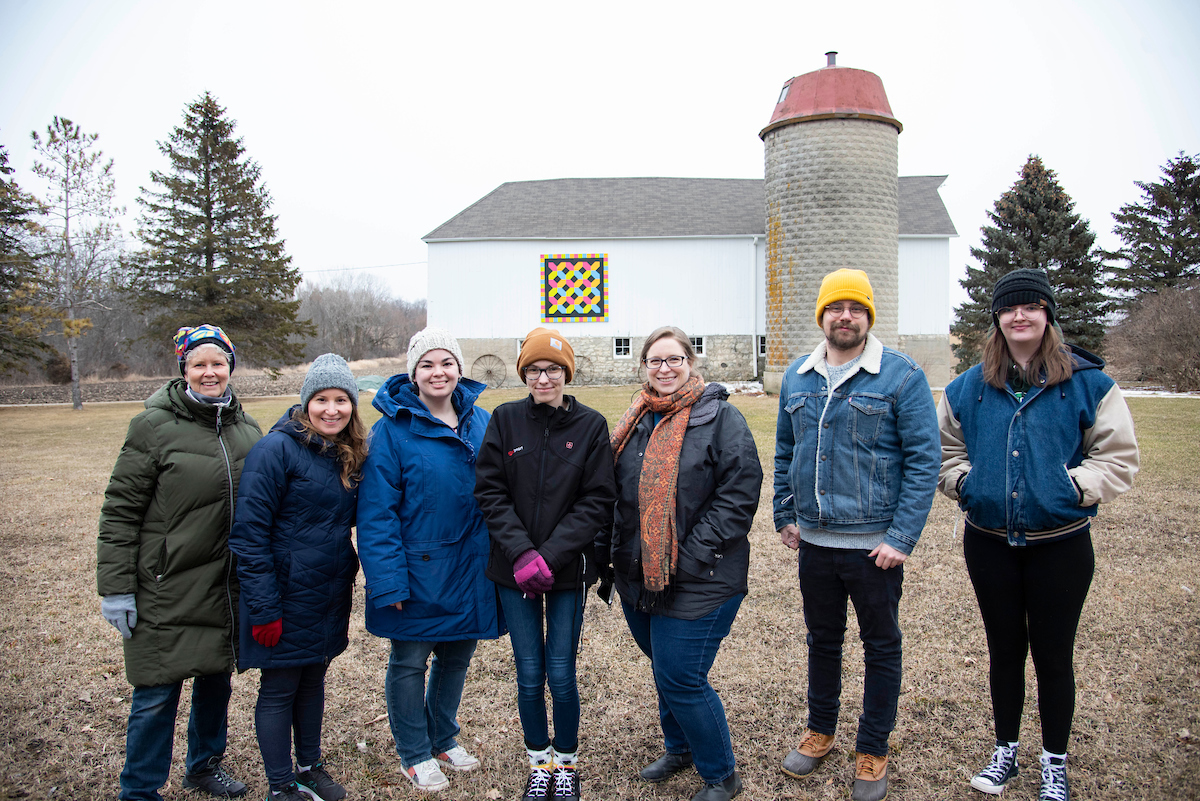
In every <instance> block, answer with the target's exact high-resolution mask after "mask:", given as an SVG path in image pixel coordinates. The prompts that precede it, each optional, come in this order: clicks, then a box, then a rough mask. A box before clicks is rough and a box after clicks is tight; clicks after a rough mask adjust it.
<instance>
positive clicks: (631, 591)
mask: <svg viewBox="0 0 1200 801" xmlns="http://www.w3.org/2000/svg"><path fill="white" fill-rule="evenodd" d="M727 397H729V393H728V392H726V390H725V387H723V386H721V385H720V384H709V385H708V386H707V387H706V388H705V390H704V395H703V396H701V398H700V400H699V401H697V402H696V404H695V406H693V407H692V414H691V418H690V419H689V421H688V429H687V432H686V433H685V434H684V436H683V447H682V448H681V450H680V454H679V484H678V490H677V493H676V497H675V505H676V517H675V526H676V536H677V537H678V538H679V558H678V560H677V562H676V566H675V575H674V576H672V577H671V587H670V588H669V590H670V591H669V593H668V594H667V596H666V597H667V601H666V605H665V606H663V607H658V606H656V607H654V608H652V609H645V608H643V609H642V611H644V612H649V613H651V614H661V615H665V616H667V617H675V618H681V619H684V620H695V619H697V618H701V617H704V616H705V615H707V614H708V613H710V612H712V611H713V610H714V609H716V608H717V607H719V606H720V605H721V604H723V603H725V602H726V601H728V600H729V599H730V598H732V597H734V596H735V595H739V594H743V593H745V592H747V589H748V587H747V582H746V576H747V574H748V572H749V570H750V542H749V540H747V536H748V535H749V533H750V526H751V524H752V523H753V522H754V513H755V512H756V511H757V510H758V497H759V494H760V493H761V491H762V481H763V472H762V464H761V462H760V461H759V458H758V448H757V447H756V446H755V444H754V436H753V435H752V434H751V433H750V426H749V425H747V424H746V418H744V417H742V413H741V412H739V411H738V410H737V409H736V408H734V407H733V406H731V405H730V404H729V403H728V401H726V400H725V399H726V398H727ZM653 427H654V421H653V418H652V416H651V415H650V414H649V413H647V414H646V415H645V416H644V417H643V418H642V419H641V421H640V422H639V423H638V425H637V428H636V429H634V432H633V435H632V436H631V437H630V439H629V442H628V443H627V444H626V445H625V449H624V450H622V451H621V458H620V459H619V460H618V461H617V488H618V497H617V509H616V519H615V521H614V523H613V529H612V543H611V547H612V561H613V568H614V569H615V570H616V588H617V592H618V593H619V594H620V596H621V600H623V601H624V602H626V603H628V604H631V605H633V606H639V602H640V601H641V598H642V565H641V524H640V521H639V515H638V484H639V482H640V480H641V475H642V460H643V455H644V454H645V452H646V445H647V443H649V441H650V434H651V432H652V431H653ZM639 608H640V607H639Z"/></svg>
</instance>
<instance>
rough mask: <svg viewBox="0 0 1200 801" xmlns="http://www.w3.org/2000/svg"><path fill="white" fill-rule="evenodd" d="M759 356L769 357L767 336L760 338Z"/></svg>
mask: <svg viewBox="0 0 1200 801" xmlns="http://www.w3.org/2000/svg"><path fill="white" fill-rule="evenodd" d="M758 355H759V356H766V355H767V337H766V336H765V335H763V336H760V337H759V338H758Z"/></svg>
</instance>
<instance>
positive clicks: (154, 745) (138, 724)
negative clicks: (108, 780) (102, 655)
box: [119, 673, 232, 801]
mask: <svg viewBox="0 0 1200 801" xmlns="http://www.w3.org/2000/svg"><path fill="white" fill-rule="evenodd" d="M229 675H230V674H228V673H214V674H213V675H211V676H198V677H196V678H195V679H193V680H192V712H191V715H190V716H189V718H188V750H187V762H186V765H187V772H188V773H196V772H197V771H200V770H203V769H204V768H206V767H207V766H208V760H210V759H211V758H213V757H215V756H221V755H222V754H224V753H225V741H226V732H227V729H226V723H227V719H226V712H227V711H228V709H229V696H230V693H231V692H232V691H231V689H230V685H229ZM182 689H183V682H182V681H180V682H176V683H175V684H159V685H156V686H153V687H134V688H133V701H132V703H131V704H130V707H129V724H128V726H127V727H126V729H125V767H124V768H123V769H122V770H121V794H120V796H119V798H121V799H124V800H125V801H161V799H162V796H160V795H159V794H158V790H159V788H160V787H162V786H163V785H164V784H166V783H167V776H168V775H170V772H171V746H172V745H173V744H174V742H175V713H176V711H177V710H178V709H179V694H180V691H181V690H182Z"/></svg>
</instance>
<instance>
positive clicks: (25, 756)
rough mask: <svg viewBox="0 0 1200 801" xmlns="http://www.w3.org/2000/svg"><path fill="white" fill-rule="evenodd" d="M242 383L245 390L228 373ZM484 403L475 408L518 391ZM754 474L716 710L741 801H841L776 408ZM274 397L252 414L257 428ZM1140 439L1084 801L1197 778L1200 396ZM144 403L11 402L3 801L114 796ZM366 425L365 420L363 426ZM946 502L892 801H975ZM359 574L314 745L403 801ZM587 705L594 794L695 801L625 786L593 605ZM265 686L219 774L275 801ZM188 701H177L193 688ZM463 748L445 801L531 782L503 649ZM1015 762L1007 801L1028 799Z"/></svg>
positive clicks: (1086, 662)
mask: <svg viewBox="0 0 1200 801" xmlns="http://www.w3.org/2000/svg"><path fill="white" fill-rule="evenodd" d="M235 386H236V381H235ZM633 391H634V390H633V388H631V387H622V388H584V389H581V390H580V391H579V393H578V395H579V397H580V399H581V400H583V401H584V402H585V403H588V404H590V405H593V406H595V407H596V408H598V409H600V410H601V411H603V412H604V413H605V414H607V415H608V417H609V420H610V423H611V422H613V421H615V420H616V417H617V416H618V415H619V414H620V412H621V411H622V410H623V409H624V408H625V406H626V405H627V403H628V401H629V398H630V396H631V394H632V392H633ZM520 394H521V393H519V392H518V391H515V390H510V391H507V392H489V393H485V395H484V396H483V397H484V401H485V403H484V405H486V406H489V407H490V406H493V405H495V404H496V403H499V402H501V401H503V400H509V399H512V398H515V397H518V396H519V395H520ZM734 403H735V404H736V405H737V406H738V407H739V408H740V409H742V411H743V412H744V413H745V414H746V417H747V418H748V419H749V421H750V424H751V426H752V428H753V429H754V432H755V437H756V439H757V442H758V445H759V453H760V457H761V458H762V460H763V466H764V470H765V472H766V474H767V476H768V478H767V483H766V484H764V487H763V495H762V501H761V504H760V510H759V514H758V516H757V518H756V522H755V526H754V531H753V533H752V537H751V538H752V543H753V548H754V556H753V561H752V566H751V575H750V595H749V596H748V597H747V598H746V600H745V602H744V603H743V605H742V608H741V613H740V614H739V616H738V620H737V622H736V623H735V624H734V626H733V631H732V633H731V635H730V636H729V638H728V639H727V640H726V641H725V643H724V646H723V648H722V649H721V652H720V654H719V656H718V657H717V661H716V665H715V666H714V668H713V671H712V677H711V678H712V682H713V684H714V686H715V687H716V688H717V690H718V692H719V693H720V695H721V697H722V698H723V700H724V703H725V706H726V711H727V714H728V717H729V728H730V730H731V733H732V736H733V743H734V751H735V753H736V755H737V760H738V767H739V769H740V771H741V772H742V775H743V777H744V778H745V782H746V791H745V793H744V794H743V796H742V797H743V798H746V799H845V798H848V797H849V785H850V783H851V781H852V778H853V766H852V764H851V763H850V762H849V761H848V760H849V757H850V752H851V751H852V750H853V742H854V730H855V721H856V719H857V716H858V713H859V711H860V707H861V705H860V698H861V689H862V648H861V645H860V644H859V643H858V641H857V630H856V629H855V623H854V622H853V611H851V623H850V631H849V632H848V633H847V648H846V660H845V672H844V690H843V714H842V719H841V723H840V727H839V731H838V744H837V746H836V748H837V753H836V755H835V758H834V759H832V760H830V762H828V763H827V764H826V765H825V766H824V767H823V768H822V769H821V770H820V771H819V772H818V773H817V774H815V775H814V776H812V777H810V778H808V779H807V780H794V779H789V778H787V777H785V776H784V775H782V774H781V773H780V771H779V762H780V760H781V759H782V758H783V756H784V755H785V754H786V753H787V752H788V750H789V749H790V748H792V747H793V746H794V745H795V743H796V740H797V736H798V734H799V732H800V731H802V729H803V726H804V720H805V702H804V688H805V670H806V668H805V650H804V644H803V628H804V627H803V622H802V619H801V611H800V592H799V588H798V587H797V582H796V561H795V555H794V553H793V552H791V551H788V550H787V549H785V548H783V547H782V546H781V545H780V544H779V542H778V539H777V538H776V535H775V533H774V532H773V531H772V526H771V516H770V496H771V491H770V473H771V459H772V454H773V447H774V443H773V440H774V421H775V409H776V406H775V404H776V401H775V400H774V399H772V398H766V397H759V398H755V397H738V398H735V399H734ZM287 405H288V401H287V399H278V398H275V399H266V400H252V401H249V402H248V403H247V408H248V409H249V411H250V413H251V414H253V415H254V416H255V417H256V418H257V419H258V420H259V421H260V422H261V423H263V427H264V429H265V428H267V427H269V425H270V424H271V423H273V422H274V421H275V420H276V419H277V418H278V416H279V415H280V414H281V413H282V411H283V410H284V409H285V408H286V406H287ZM1130 406H1131V407H1132V408H1133V413H1134V417H1135V419H1136V421H1137V425H1138V434H1139V438H1140V441H1141V446H1142V464H1143V467H1142V472H1141V474H1140V475H1139V476H1138V479H1137V482H1136V486H1135V487H1134V489H1133V490H1132V491H1131V492H1129V493H1128V494H1127V495H1125V496H1124V497H1122V498H1121V499H1119V500H1118V501H1117V502H1116V503H1114V504H1112V505H1111V506H1109V507H1107V508H1104V509H1102V510H1101V514H1100V517H1099V519H1098V521H1097V523H1096V524H1095V526H1094V528H1093V537H1094V540H1095V544H1096V555H1097V560H1096V562H1097V567H1096V577H1095V581H1094V583H1093V585H1092V590H1091V595H1090V597H1089V599H1088V603H1087V606H1086V608H1085V610H1084V615H1083V621H1082V623H1081V626H1080V632H1079V638H1078V642H1077V646H1076V669H1077V684H1078V703H1077V711H1076V717H1075V726H1074V732H1073V735H1072V740H1071V749H1070V750H1071V758H1070V763H1069V768H1068V774H1069V776H1070V780H1071V784H1072V790H1073V792H1074V797H1075V798H1077V799H1109V798H1131V799H1165V798H1178V799H1182V798H1196V797H1197V790H1196V788H1197V787H1198V786H1200V778H1198V777H1200V750H1198V749H1200V742H1198V740H1197V738H1198V737H1200V689H1198V688H1200V629H1198V623H1200V620H1198V615H1197V596H1196V592H1197V591H1200V570H1198V569H1197V567H1196V564H1197V561H1196V558H1195V553H1196V552H1197V547H1198V546H1200V524H1198V523H1197V520H1198V519H1200V481H1198V479H1197V469H1196V464H1197V461H1198V459H1200V452H1198V449H1197V441H1198V438H1200V400H1197V399H1193V398H1181V399H1172V398H1134V399H1132V400H1131V401H1130ZM140 409H141V405H140V404H133V403H122V404H90V405H88V406H87V407H86V408H85V410H84V411H82V412H72V411H71V410H70V409H69V408H63V407H37V408H3V409H0V427H2V429H3V431H4V437H3V440H4V443H3V446H2V447H3V451H2V453H3V464H4V466H5V475H6V476H7V477H8V478H7V485H6V486H7V490H5V491H4V493H3V500H2V501H0V544H2V547H3V554H4V556H3V559H0V679H2V680H3V685H2V687H0V721H2V723H0V798H5V797H7V798H39V799H40V798H67V799H100V798H115V797H116V791H117V775H118V773H119V772H120V768H121V764H122V759H123V754H124V745H125V741H124V732H125V720H126V716H127V715H128V712H129V700H130V687H129V685H128V684H127V683H126V681H125V677H124V672H123V666H122V658H121V648H120V641H119V635H118V634H117V633H116V632H115V631H114V630H113V629H112V628H111V627H110V626H109V625H108V624H107V623H106V622H104V620H103V619H102V618H101V617H100V614H99V601H98V598H97V596H96V591H95V538H96V520H97V517H98V514H99V509H100V503H101V499H102V497H103V493H104V488H105V484H106V482H107V480H108V475H109V472H110V471H111V469H112V465H113V462H114V460H115V458H116V455H117V452H118V450H119V448H120V445H121V442H122V439H123V437H124V434H125V428H126V424H127V422H128V420H129V418H130V417H132V416H133V415H134V414H136V413H137V412H138V411H139V410H140ZM377 416H378V415H377V413H375V412H374V410H370V415H369V419H370V420H372V421H373V420H374V419H375V418H376V417H377ZM959 525H960V523H959V520H958V514H957V509H956V508H955V506H954V505H953V504H951V503H950V502H948V501H947V500H946V499H944V498H942V497H940V496H939V497H938V499H937V500H936V502H935V504H934V508H933V513H932V515H931V516H930V519H929V525H928V526H927V527H926V529H925V532H924V535H923V536H922V538H921V542H920V544H919V545H918V547H917V550H916V552H915V553H914V555H913V557H912V559H910V560H909V562H908V563H907V565H906V568H905V569H906V572H907V574H908V575H907V577H906V580H905V587H904V589H905V592H904V600H903V601H902V603H901V608H900V614H901V622H902V626H903V629H904V634H905V654H904V657H905V665H904V667H905V672H904V683H903V690H902V695H901V696H900V715H899V720H898V723H897V728H896V731H895V733H894V735H893V737H892V741H891V745H892V749H893V750H892V762H891V766H892V767H891V770H892V773H891V783H892V795H891V797H892V798H896V799H969V798H973V799H982V798H984V796H982V795H981V794H978V793H976V792H975V791H973V790H971V789H970V788H969V786H968V785H967V780H968V779H969V778H970V776H971V774H972V773H973V771H974V770H975V769H976V768H978V767H979V766H980V765H981V764H982V761H983V760H985V759H986V758H987V756H988V754H989V753H990V748H991V741H992V732H991V725H990V719H991V712H990V703H989V699H988V691H987V664H988V659H987V648H986V643H985V640H984V634H983V628H982V625H981V623H980V620H979V614H978V611H977V609H976V605H975V600H974V596H973V595H972V592H971V587H970V583H969V581H968V579H967V574H966V569H965V567H964V565H963V558H962V545H961V541H960V536H959V534H958V533H957V528H958V526H959ZM361 583H362V579H361V575H360V578H359V584H360V586H359V594H358V598H357V599H356V608H355V613H354V616H353V618H352V620H351V635H350V647H349V649H348V650H347V652H346V653H345V654H343V655H342V656H341V657H339V658H338V659H337V660H335V661H334V662H333V664H332V667H331V669H330V672H329V677H328V683H327V703H326V712H325V730H324V749H325V756H326V759H327V761H328V763H329V766H330V768H331V770H332V771H333V772H334V774H335V775H336V776H339V777H341V779H342V780H343V781H344V782H345V784H346V786H347V787H348V789H349V790H350V797H351V798H354V799H394V798H415V797H417V795H418V794H417V793H416V792H415V791H414V790H413V789H412V788H411V787H410V786H409V784H408V782H407V780H406V779H404V778H403V777H402V776H401V775H400V763H399V760H398V759H397V757H396V754H395V751H394V749H393V746H392V741H391V737H390V734H389V730H388V726H387V721H386V719H385V707H384V700H383V690H382V685H383V675H384V668H385V665H386V659H387V647H388V646H387V642H386V641H384V640H380V639H378V638H376V637H374V636H372V635H370V634H368V633H367V632H366V630H365V629H364V628H363V623H362V592H361ZM1028 672H1029V682H1028V686H1029V688H1030V693H1029V696H1028V699H1027V702H1026V716H1025V721H1026V722H1025V725H1024V729H1023V731H1022V738H1021V739H1022V746H1021V751H1022V754H1021V756H1022V762H1023V763H1024V764H1025V765H1030V764H1034V765H1036V757H1037V754H1038V753H1039V752H1040V747H1041V746H1040V731H1039V726H1038V716H1037V707H1036V702H1035V700H1034V699H1035V697H1036V696H1034V694H1033V687H1034V682H1033V672H1032V665H1030V667H1029V669H1028ZM579 683H580V692H581V693H582V697H583V721H582V730H581V743H580V755H581V758H582V772H581V775H582V779H583V791H584V796H585V797H586V798H590V799H687V798H690V797H691V796H692V794H693V793H694V792H695V791H696V790H697V789H698V787H699V780H698V778H697V776H696V774H695V773H694V772H692V771H687V772H685V773H683V774H681V775H679V776H677V777H674V778H672V779H671V780H669V781H667V782H665V783H663V784H661V785H646V784H643V783H640V782H638V781H636V780H635V778H634V777H635V775H636V771H637V770H638V769H639V768H640V767H641V766H642V765H644V764H645V763H647V762H649V761H650V760H651V759H654V758H655V757H657V756H658V754H659V751H660V748H661V740H660V735H659V731H658V722H657V712H656V706H655V701H654V690H653V683H652V679H651V676H650V668H649V665H648V663H647V660H646V659H645V658H644V657H643V656H642V655H641V654H640V652H638V650H637V648H636V647H635V646H634V644H633V641H632V639H631V638H630V637H629V635H628V633H627V631H626V628H625V624H624V620H623V619H622V616H621V614H620V612H619V609H617V608H612V609H610V608H608V607H606V606H605V605H604V604H603V603H601V602H599V601H598V600H597V599H596V597H595V595H594V594H593V595H591V597H590V599H589V603H588V606H587V612H586V622H585V630H584V642H583V653H582V655H581V656H580V658H579ZM257 684H258V676H257V672H256V671H250V672H248V673H245V674H241V675H238V676H235V678H234V696H233V701H232V705H231V707H230V714H229V749H228V757H227V766H228V767H229V768H230V769H231V770H232V771H233V772H234V773H235V774H236V775H238V776H239V777H241V778H242V779H243V780H245V781H246V782H248V783H249V784H250V785H251V795H250V796H248V797H250V798H258V799H261V798H262V797H263V796H264V794H265V793H266V784H265V781H264V777H263V773H262V762H261V760H260V757H259V754H258V748H257V744H256V741H255V739H254V726H253V708H254V700H255V695H256V692H257ZM185 698H186V693H185ZM186 715H187V702H186V700H185V701H184V703H182V704H181V709H180V714H179V721H180V724H179V725H178V726H177V728H176V743H175V764H174V766H173V768H172V772H171V779H170V782H169V784H168V785H167V786H166V788H164V790H163V795H164V797H165V798H167V799H182V798H185V797H189V796H190V794H189V793H188V792H187V791H185V790H183V789H181V787H180V779H181V778H182V772H181V771H182V767H181V763H182V755H183V752H184V749H185V739H184V734H185V728H186ZM460 722H461V723H462V727H463V731H462V736H461V740H462V742H463V744H464V745H466V746H467V747H468V748H469V749H470V750H471V751H473V752H475V753H477V754H478V755H479V756H480V757H481V758H482V760H483V769H482V770H480V771H477V772H475V773H473V774H467V775H466V776H451V782H452V784H451V789H450V790H449V791H447V792H445V793H442V794H440V797H441V798H445V799H477V798H478V799H513V798H517V797H519V796H520V793H521V790H522V789H523V783H524V778H525V768H524V764H525V757H524V751H523V747H522V740H521V727H520V723H519V721H518V719H517V710H516V685H515V680H514V676H513V667H512V654H511V649H510V647H509V644H508V642H507V640H506V639H501V640H499V641H496V642H485V643H482V644H481V645H480V648H479V650H478V652H477V655H476V657H475V660H474V663H473V664H472V667H471V672H470V675H469V678H468V682H467V688H466V694H465V697H464V699H463V703H462V707H461V709H460ZM1037 786H1038V774H1037V772H1036V770H1034V769H1030V768H1028V767H1026V768H1024V769H1023V770H1022V774H1021V776H1020V777H1019V778H1018V779H1017V780H1016V781H1015V782H1014V784H1013V785H1011V786H1010V787H1009V788H1008V790H1006V792H1005V795H1004V797H1005V798H1006V799H1007V800H1008V801H1021V799H1031V798H1036V796H1037Z"/></svg>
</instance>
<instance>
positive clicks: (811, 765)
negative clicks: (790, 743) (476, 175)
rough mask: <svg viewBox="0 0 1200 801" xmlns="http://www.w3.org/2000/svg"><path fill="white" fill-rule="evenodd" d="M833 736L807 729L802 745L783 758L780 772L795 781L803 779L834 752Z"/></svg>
mask: <svg viewBox="0 0 1200 801" xmlns="http://www.w3.org/2000/svg"><path fill="white" fill-rule="evenodd" d="M833 739H834V735H832V734H821V733H820V732H815V731H813V730H812V729H805V730H804V736H803V737H801V738H800V745H798V746H796V748H795V749H794V750H793V751H792V752H791V753H790V754H788V755H787V756H786V757H784V758H783V765H781V766H780V770H782V771H783V772H784V773H786V774H787V775H788V776H791V777H792V778H795V779H800V778H803V777H804V776H807V775H808V774H810V773H812V772H813V771H814V770H816V769H817V768H819V767H820V766H821V763H822V762H824V761H825V757H827V756H829V752H830V751H832V750H833Z"/></svg>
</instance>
